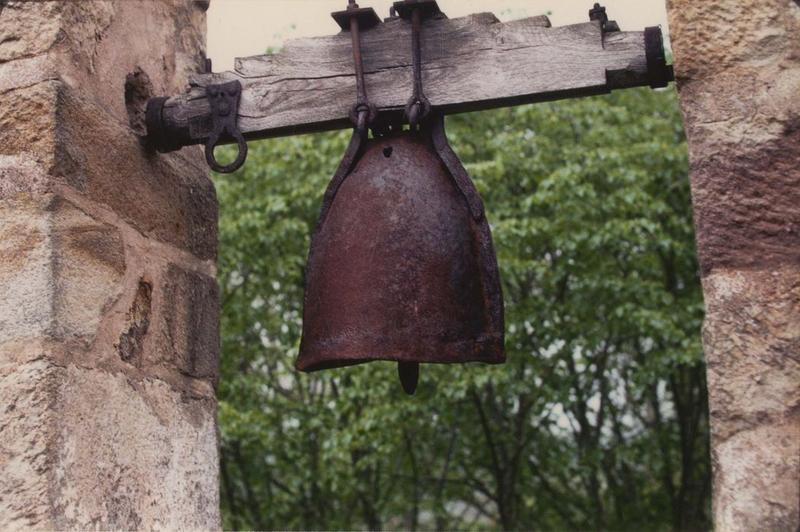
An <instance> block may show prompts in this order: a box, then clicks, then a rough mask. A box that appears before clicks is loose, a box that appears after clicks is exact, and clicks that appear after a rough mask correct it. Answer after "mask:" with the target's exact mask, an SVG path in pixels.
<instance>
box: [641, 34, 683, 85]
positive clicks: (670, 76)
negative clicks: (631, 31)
mask: <svg viewBox="0 0 800 532" xmlns="http://www.w3.org/2000/svg"><path fill="white" fill-rule="evenodd" d="M644 52H645V57H646V59H647V76H648V78H649V79H650V87H651V88H653V89H659V88H661V87H666V86H667V85H669V82H670V81H675V72H674V70H673V67H672V65H667V57H666V53H665V52H664V37H663V36H662V35H661V28H660V27H659V26H651V27H649V28H645V29H644Z"/></svg>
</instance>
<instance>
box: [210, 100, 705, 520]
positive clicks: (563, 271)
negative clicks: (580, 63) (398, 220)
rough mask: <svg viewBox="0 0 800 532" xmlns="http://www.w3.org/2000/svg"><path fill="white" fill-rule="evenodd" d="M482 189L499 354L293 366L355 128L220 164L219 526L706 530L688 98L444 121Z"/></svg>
mask: <svg viewBox="0 0 800 532" xmlns="http://www.w3.org/2000/svg"><path fill="white" fill-rule="evenodd" d="M447 125H448V132H449V136H450V140H451V143H452V145H453V147H454V149H455V150H456V152H457V153H459V155H460V157H461V158H462V160H463V162H464V163H465V166H466V167H467V169H468V171H469V172H470V174H471V176H472V178H473V180H474V181H475V183H476V186H477V187H478V189H479V190H480V192H481V194H482V195H483V198H484V201H485V203H486V210H487V215H488V218H489V220H490V222H491V224H492V231H493V236H494V240H495V246H496V249H497V254H498V260H499V265H500V271H501V277H502V281H503V290H504V298H505V303H506V351H507V355H508V362H507V364H505V365H501V366H493V367H483V366H478V365H450V366H431V365H426V366H423V367H422V376H421V381H420V387H419V389H418V391H417V395H416V396H414V397H406V396H405V395H404V394H403V392H402V390H401V389H400V386H399V384H398V383H397V378H396V373H395V367H394V365H393V364H389V363H386V364H383V363H373V364H365V365H361V366H355V367H350V368H344V369H339V370H330V371H325V372H321V373H317V374H312V375H305V374H298V373H296V372H295V371H294V370H293V363H294V359H295V358H296V356H297V350H298V345H299V338H300V332H301V316H302V296H303V276H304V267H305V259H306V256H307V253H308V246H309V240H310V234H311V231H312V230H313V227H314V225H315V223H316V219H317V215H318V210H319V204H320V200H321V196H322V193H323V191H324V189H325V186H326V185H327V182H328V180H329V179H330V177H331V175H332V174H333V172H334V170H335V168H336V166H337V164H338V161H339V158H340V157H341V155H342V153H343V151H344V147H345V145H346V141H347V138H348V133H347V132H339V133H335V134H321V135H314V136H301V137H292V138H285V139H279V140H271V141H265V142H261V143H259V144H254V145H253V146H252V147H251V152H250V153H251V154H250V157H249V160H248V163H247V165H246V166H245V169H244V170H242V171H240V172H238V173H237V174H234V175H231V176H217V177H216V178H215V181H216V184H217V187H218V194H219V199H220V206H221V220H220V236H221V249H220V259H219V267H220V283H221V286H222V292H223V325H222V331H223V349H222V377H221V382H220V387H219V398H220V425H221V431H222V501H223V512H224V520H225V522H224V524H225V526H226V527H227V528H234V529H239V528H260V529H353V528H369V529H381V528H407V529H439V530H441V529H504V530H522V529H532V528H537V529H613V530H622V529H631V530H633V529H643V528H646V529H681V530H683V529H707V528H708V527H709V496H710V493H709V492H710V486H709V456H708V420H707V404H706V399H705V397H706V387H705V370H704V366H703V360H702V351H701V346H700V326H701V322H702V316H703V308H702V299H701V291H700V283H699V278H698V274H697V263H696V258H695V253H694V236H693V232H692V221H691V206H690V195H689V184H688V179H687V150H686V144H685V139H684V135H683V130H682V127H681V120H680V115H679V111H678V106H677V103H676V98H675V95H674V92H673V91H658V92H656V91H651V90H649V89H637V90H629V91H623V92H619V93H614V94H611V95H608V96H603V97H593V98H586V99H582V100H572V101H565V102H554V103H543V104H537V105H529V106H520V107H515V108H510V109H503V110H498V111H492V112H483V113H475V114H469V115H461V116H454V117H450V118H449V119H448V124H447Z"/></svg>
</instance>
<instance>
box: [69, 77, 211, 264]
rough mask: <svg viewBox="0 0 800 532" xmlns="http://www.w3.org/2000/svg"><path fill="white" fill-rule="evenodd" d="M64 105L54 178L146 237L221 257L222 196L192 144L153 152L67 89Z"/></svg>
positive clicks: (203, 256) (201, 255)
mask: <svg viewBox="0 0 800 532" xmlns="http://www.w3.org/2000/svg"><path fill="white" fill-rule="evenodd" d="M120 98H122V94H120ZM59 107H60V109H61V110H60V113H59V118H60V120H59V124H60V127H59V136H58V146H57V152H56V153H57V161H58V162H57V165H56V167H55V169H54V173H55V174H56V175H63V176H65V178H66V180H67V181H68V182H69V183H72V184H73V186H75V187H76V188H77V189H78V190H79V191H80V192H81V193H82V194H83V195H85V196H86V197H87V198H89V199H91V200H92V201H95V202H98V203H102V204H105V205H107V206H108V207H109V208H110V209H111V210H113V211H114V212H115V213H116V214H118V215H119V216H120V217H122V218H123V219H124V220H125V221H126V222H128V223H130V224H131V225H133V226H134V227H136V228H137V229H139V230H140V231H141V232H142V233H144V234H145V235H147V236H151V237H153V238H156V239H158V240H160V241H162V242H167V243H170V244H173V245H175V246H177V247H179V248H183V249H185V250H187V251H189V252H191V253H192V254H194V255H196V256H197V257H199V258H201V259H213V258H215V257H216V246H217V227H216V221H217V202H216V193H215V191H214V186H213V184H212V183H211V180H210V179H209V178H208V174H207V170H206V169H205V168H204V167H202V166H200V165H199V164H198V162H197V158H194V159H193V158H192V157H190V154H191V153H192V149H185V150H182V151H181V152H180V153H175V154H169V155H167V156H164V155H159V154H157V153H155V152H152V151H149V150H148V149H147V148H146V147H145V146H144V145H143V144H142V143H141V142H140V140H139V139H138V137H136V135H134V134H133V133H132V130H131V129H130V127H129V126H127V125H126V126H122V125H120V124H118V123H116V122H115V121H113V120H109V119H108V115H107V114H106V113H104V111H103V109H101V108H99V107H97V106H95V105H94V104H93V103H92V102H90V101H87V100H85V99H83V98H80V97H78V96H77V95H76V94H75V93H74V92H73V91H72V90H70V89H68V88H64V90H63V91H62V92H61V93H60V97H59ZM193 150H194V153H195V155H199V150H198V149H197V148H194V149H193ZM184 152H185V153H184ZM108 153H114V155H115V156H114V157H108Z"/></svg>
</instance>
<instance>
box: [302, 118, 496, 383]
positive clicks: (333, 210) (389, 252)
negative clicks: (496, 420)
mask: <svg viewBox="0 0 800 532" xmlns="http://www.w3.org/2000/svg"><path fill="white" fill-rule="evenodd" d="M375 360H388V361H396V362H398V363H399V366H398V368H399V372H400V378H401V382H402V384H403V388H404V389H405V390H406V392H408V393H413V392H414V389H415V388H416V383H417V378H418V374H419V366H418V365H419V364H420V363H461V362H485V363H490V364H497V363H502V362H504V361H505V355H504V351H503V300H502V293H501V289H500V281H499V277H498V270H497V260H496V258H495V253H494V248H493V246H492V239H491V235H490V232H489V225H488V223H487V221H486V217H485V216H484V210H483V202H482V201H481V198H480V196H479V195H478V192H477V190H476V189H475V187H474V185H473V184H472V182H471V181H470V179H469V177H468V176H467V174H466V171H465V170H464V167H463V166H462V165H461V163H460V161H459V160H458V158H457V156H456V155H455V153H454V152H453V151H452V149H451V148H450V146H449V144H448V143H447V138H446V137H445V132H444V117H443V116H442V115H438V114H435V115H434V116H432V117H431V119H430V120H427V121H426V123H425V124H423V125H422V126H421V127H420V129H419V130H405V131H401V132H395V133H387V134H386V135H384V136H381V137H378V138H371V139H363V140H361V141H359V140H357V137H356V136H355V135H354V141H353V142H352V143H351V147H350V149H349V150H348V153H347V154H346V155H345V158H344V160H343V162H342V165H341V166H340V169H339V172H338V173H337V175H336V176H335V177H334V179H333V180H332V181H331V183H330V185H329V187H328V190H327V192H326V194H325V198H324V201H323V206H322V212H321V215H320V218H319V222H318V225H317V228H316V231H315V233H314V235H313V237H312V241H311V251H310V253H309V258H308V266H307V271H306V291H305V306H304V309H303V335H302V340H301V343H300V355H299V357H298V360H297V364H296V367H297V369H299V370H301V371H316V370H321V369H327V368H337V367H342V366H349V365H353V364H360V363H362V362H370V361H375Z"/></svg>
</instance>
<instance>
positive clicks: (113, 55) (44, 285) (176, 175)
mask: <svg viewBox="0 0 800 532" xmlns="http://www.w3.org/2000/svg"><path fill="white" fill-rule="evenodd" d="M204 4H205V2H197V1H195V2H192V1H189V0H160V1H158V2H155V1H148V2H138V1H137V2H134V1H129V0H108V1H99V0H98V1H91V2H88V1H80V2H78V1H47V2H27V1H17V0H0V530H8V529H22V528H37V529H151V528H167V529H203V530H207V529H215V528H219V526H220V520H219V510H218V506H219V504H218V502H219V501H218V487H217V476H218V469H217V468H218V466H217V434H216V423H215V419H216V402H215V396H214V388H215V384H216V378H217V365H218V352H219V345H218V344H219V337H218V335H219V333H218V289H217V284H216V281H215V259H216V257H215V255H216V241H217V234H216V223H217V207H216V199H215V195H214V189H213V186H212V184H211V182H210V181H209V179H208V175H207V172H206V169H205V165H204V162H203V158H202V155H201V152H200V151H199V149H198V148H192V149H184V150H182V151H180V152H177V153H173V154H169V155H160V154H157V153H154V152H153V151H151V150H149V149H148V148H147V147H145V146H144V145H143V144H142V142H141V139H140V136H139V135H140V134H141V133H142V112H143V109H144V102H145V100H146V99H147V98H148V97H149V96H151V95H168V94H175V93H178V92H180V91H182V90H183V89H184V88H185V86H186V83H187V79H188V76H189V75H190V74H191V73H193V72H196V71H198V70H199V69H200V68H201V67H202V65H203V55H204V52H203V50H204V46H205V13H204V8H205V7H206V6H205V5H204Z"/></svg>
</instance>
